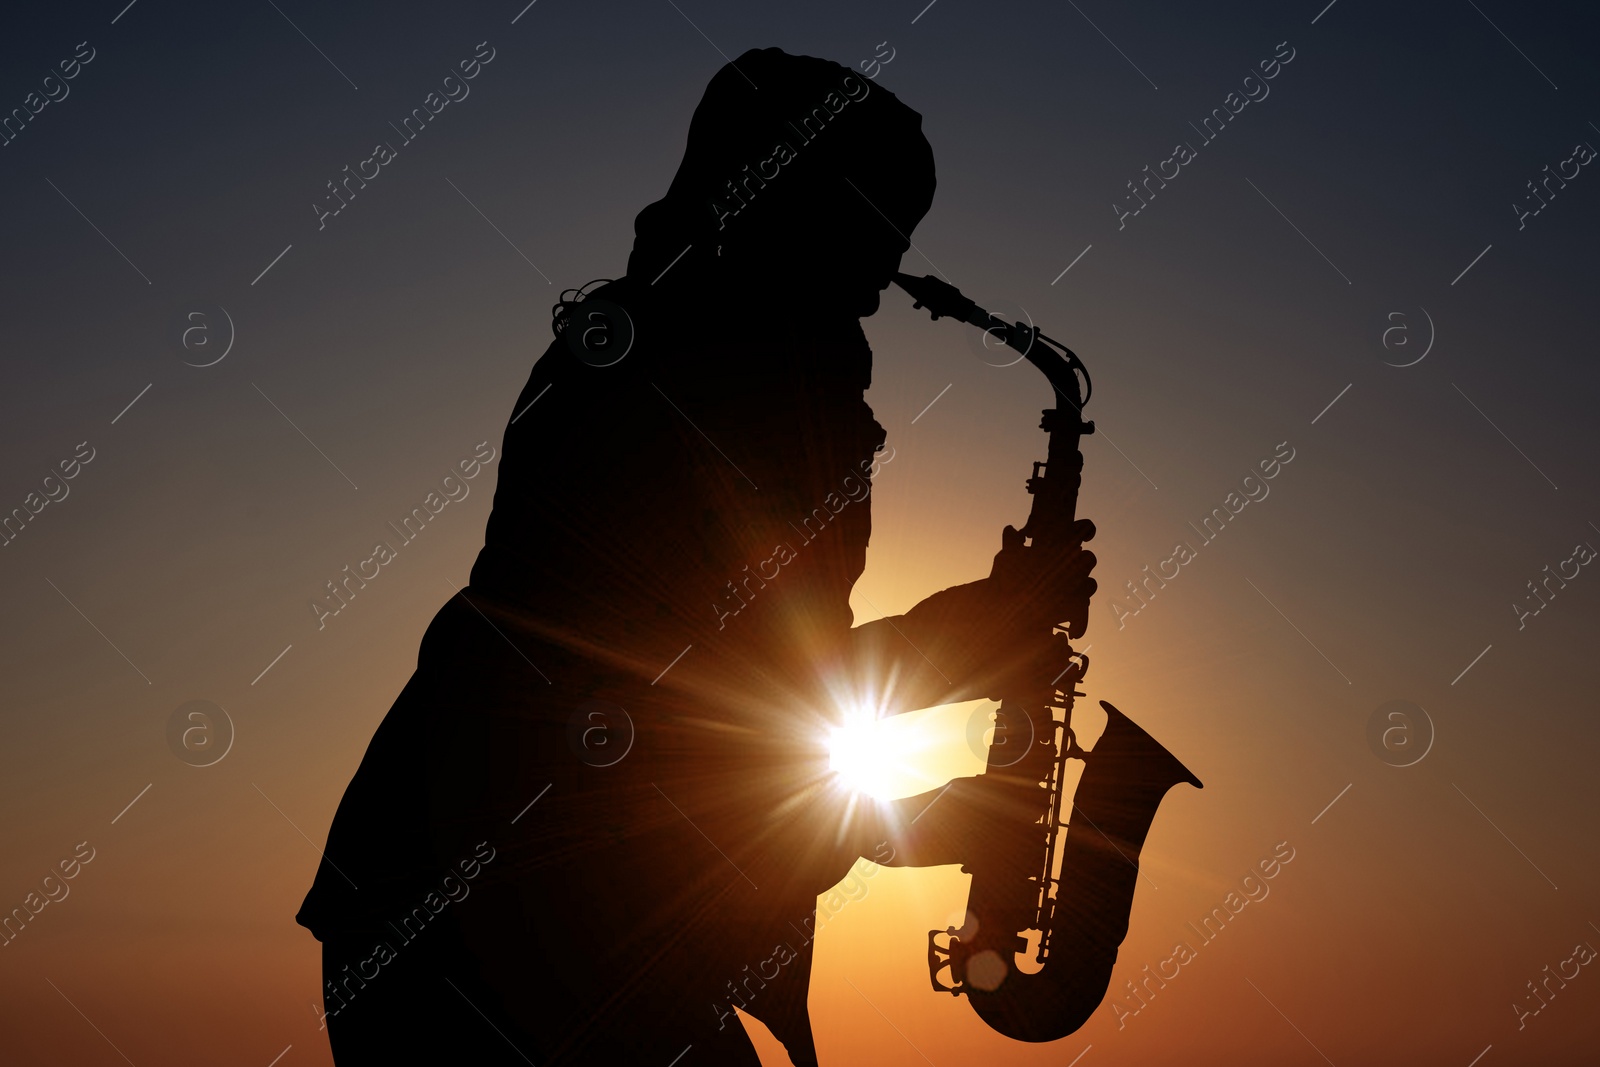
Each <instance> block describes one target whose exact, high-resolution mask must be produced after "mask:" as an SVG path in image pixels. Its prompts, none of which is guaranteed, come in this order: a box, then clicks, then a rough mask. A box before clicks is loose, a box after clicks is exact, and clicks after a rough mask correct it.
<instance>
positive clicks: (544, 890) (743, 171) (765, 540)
mask: <svg viewBox="0 0 1600 1067" xmlns="http://www.w3.org/2000/svg"><path fill="white" fill-rule="evenodd" d="M920 124H921V119H920V116H918V115H917V113H916V112H914V111H912V110H911V109H909V108H907V107H906V106H905V105H904V104H902V103H900V101H899V100H897V99H896V98H895V97H894V96H893V95H892V94H891V93H889V92H888V91H887V90H885V89H883V88H882V87H881V86H878V85H876V84H875V83H873V82H871V81H868V80H866V79H864V78H862V77H860V76H859V75H855V74H852V73H851V72H850V71H848V70H847V69H846V68H844V67H841V66H839V65H837V64H834V63H831V62H828V61H825V60H820V59H813V58H809V57H796V56H790V55H787V54H785V53H783V52H781V51H778V50H777V49H766V50H760V51H754V50H753V51H750V52H747V53H745V54H744V55H743V56H741V57H739V59H738V60H736V61H734V62H733V63H730V64H729V65H727V66H725V67H724V68H723V69H722V70H721V71H720V72H719V73H718V74H717V75H716V76H715V77H714V78H713V79H712V81H711V83H710V85H709V87H708V88H707V90H706V94H705V98H704V99H703V100H702V102H701V103H700V105H699V107H698V108H697V110H696V111H695V115H694V119H693V121H692V123H691V125H690V128H689V136H688V145H687V150H686V152H685V155H684V159H683V163H682V165H681V166H680V168H679V170H678V172H677V175H676V177H675V178H674V179H673V182H672V185H671V188H670V189H669V190H668V192H667V195H666V196H665V197H664V198H663V199H661V200H659V201H657V202H656V203H654V204H651V205H650V206H649V207H647V208H645V210H644V211H643V212H642V213H641V214H640V215H639V217H638V219H637V224H636V234H637V239H636V241H635V244H634V249H633V253H632V255H631V257H630V259H629V262H628V272H627V275H626V277H624V278H621V279H619V280H617V281H614V282H611V283H609V284H606V285H604V286H603V287H601V288H599V289H597V290H595V291H594V292H592V293H590V294H588V297H587V298H586V299H585V300H584V301H582V302H569V304H568V306H567V307H566V308H564V309H563V310H564V312H565V313H566V316H567V321H568V323H569V324H568V325H567V326H566V331H567V332H566V333H564V334H563V336H562V337H560V338H558V339H557V340H556V342H555V343H553V344H552V345H551V346H550V348H549V349H548V350H547V351H546V352H545V354H544V355H543V357H541V358H540V359H539V361H538V362H537V363H536V364H535V366H534V368H533V373H532V377H531V378H530V380H529V382H528V385H527V387H526V388H525V389H524V390H523V392H522V394H521V396H519V397H518V399H517V402H516V405H515V406H514V407H513V409H512V410H513V412H515V413H517V414H516V416H515V417H514V418H513V419H512V422H511V424H510V425H509V426H508V427H507V429H506V433H505V439H504V446H503V453H504V454H503V458H502V460H501V467H500V481H499V486H498V489H497V491H496V494H495V501H494V510H493V514H492V515H491V517H490V519H489V523H488V529H487V533H486V538H485V545H484V548H483V550H482V552H481V553H480V554H479V556H478V559H477V562H476V565H475V566H474V567H473V570H472V579H471V584H470V586H469V588H468V589H466V590H465V591H464V592H463V593H462V594H461V595H459V596H457V597H455V598H453V599H451V600H450V601H449V602H448V603H447V604H446V605H445V606H444V607H443V608H442V609H441V610H440V612H439V614H438V616H437V617H436V618H435V619H434V621H433V622H432V624H431V625H430V626H429V628H428V631H427V633H426V635H425V636H424V638H423V641H422V645H421V649H420V652H419V655H418V663H417V670H416V673H415V674H414V675H413V677H412V678H411V680H410V682H409V683H408V684H407V685H406V687H405V689H404V691H403V692H402V693H401V694H400V696H399V698H398V699H397V700H396V701H395V704H394V706H393V708H392V709H391V710H390V712H389V713H388V716H387V717H386V718H385V719H384V721H383V723H382V725H381V726H380V727H379V729H378V731H377V733H376V735H375V736H374V738H373V740H372V743H371V745H370V747H369V748H368V751H367V753H366V756H365V758H364V759H363V761H362V763H361V766H360V768H359V770H358V771H357V773H356V775H355V777H354V779H353V780H352V782H351V783H350V786H349V788H348V790H347V791H346V793H345V796H344V799H343V801H342V802H341V803H340V805H339V810H338V813H337V816H336V817H335V820H334V823H333V826H332V828H331V830H330V832H329V835H328V843H327V851H326V854H325V859H324V861H323V863H322V865H321V868H320V869H319V871H318V873H317V878H316V882H315V885H314V886H313V888H312V890H311V892H310V894H309V895H308V897H307V898H306V902H305V905H304V907H303V908H302V910H301V912H300V914H299V916H298V920H299V922H300V923H301V924H302V925H304V926H306V927H308V928H309V929H310V930H311V931H312V932H313V933H314V934H315V935H316V936H317V938H318V939H319V940H321V941H322V942H323V946H324V947H323V960H324V978H325V986H324V1001H325V1010H326V1013H327V1024H328V1026H329V1030H330V1040H331V1042H332V1046H333V1051H334V1055H335V1058H336V1060H337V1062H338V1063H339V1064H340V1065H341V1067H350V1065H353V1064H366V1063H391V1062H398V1061H399V1060H400V1059H401V1058H402V1057H404V1058H405V1060H406V1061H407V1062H409V1061H410V1060H411V1059H412V1058H420V1057H425V1056H427V1055H429V1054H430V1053H431V1054H433V1055H437V1056H440V1057H442V1058H443V1057H447V1059H446V1060H445V1061H446V1062H459V1063H473V1064H487V1063H513V1064H516V1063H522V1062H525V1061H526V1062H532V1063H537V1064H539V1065H541V1067H543V1065H545V1064H547V1063H623V1062H628V1063H659V1064H663V1065H665V1064H669V1063H674V1062H677V1061H676V1060H675V1059H674V1057H678V1056H680V1055H682V1054H684V1053H685V1052H686V1050H692V1051H689V1052H688V1055H686V1056H685V1058H684V1059H683V1061H682V1062H683V1063H684V1064H685V1065H690V1064H694V1065H699V1064H707V1063H711V1064H724V1063H726V1064H747V1065H748V1064H755V1063H757V1062H758V1061H757V1059H756V1055H755V1051H754V1047H753V1046H752V1044H751V1043H750V1040H749V1038H748V1037H747V1036H746V1035H745V1032H744V1028H743V1027H742V1025H740V1024H739V1022H738V1016H737V1015H736V1014H735V1012H734V1010H733V1009H734V1008H735V1007H739V1008H741V1009H742V1010H744V1011H746V1012H748V1013H749V1014H750V1015H753V1016H755V1017H756V1018H758V1019H761V1020H762V1021H763V1022H765V1023H766V1024H767V1025H768V1026H769V1027H770V1028H771V1029H772V1031H773V1032H774V1034H775V1035H776V1036H777V1037H778V1038H779V1039H780V1040H781V1041H783V1042H784V1044H785V1046H786V1048H787V1050H788V1052H789V1055H790V1057H791V1058H792V1059H793V1061H794V1062H795V1063H796V1064H800V1065H806V1064H814V1063H815V1062H816V1052H815V1048H814V1045H813V1041H812V1037H811V1031H810V1025H809V1021H808V1019H807V1015H806V992H807V985H808V981H809V975H810V965H811V952H810V948H811V946H810V939H811V932H812V926H811V924H812V921H813V917H814V908H815V902H816V897H817V894H818V893H820V892H822V891H824V890H826V889H827V888H828V887H829V886H831V885H833V884H835V883H836V882H837V881H838V880H839V879H840V878H841V877H842V876H843V875H844V874H845V873H846V871H847V870H848V869H849V867H850V866H851V864H852V863H853V862H854V861H855V860H856V859H857V857H859V856H862V855H866V856H868V857H869V858H873V859H876V860H879V861H884V862H896V863H907V862H911V863H930V862H950V861H952V860H954V859H955V858H956V856H957V853H958V851H959V849H958V843H959V839H960V832H970V828H969V830H968V831H959V830H958V829H949V828H946V829H938V828H937V827H936V825H935V821H934V820H931V819H930V820H926V821H925V825H924V826H923V827H922V828H921V832H922V834H923V836H922V837H921V838H920V839H919V838H916V837H913V836H911V835H909V834H907V833H905V832H904V831H903V830H900V829H897V825H898V824H897V823H896V821H895V817H894V811H893V809H892V808H891V809H887V815H885V816H883V817H879V816H877V815H871V817H868V814H870V813H868V814H863V812H862V811H861V810H860V809H859V808H856V807H854V806H853V805H852V804H851V798H850V797H849V795H848V793H846V792H845V791H844V790H842V789H841V788H840V787H839V786H838V785H837V784H836V783H835V782H834V780H833V779H832V778H831V777H830V776H829V774H828V771H827V754H826V751H825V749H824V747H823V745H822V743H821V742H822V738H823V737H824V736H825V730H826V727H827V726H828V725H829V724H832V723H837V721H838V719H839V717H840V711H841V707H842V706H843V705H845V704H848V703H849V702H851V701H853V700H859V699H863V698H866V699H871V700H873V701H874V703H877V704H881V705H883V706H884V707H885V708H886V709H888V710H891V711H904V710H909V709H912V708H917V707H926V706H931V705H934V704H939V703H946V702H950V701H955V700H963V699H969V698H971V697H973V696H981V695H986V694H988V693H990V692H991V691H992V690H994V689H995V688H996V685H997V683H998V680H999V679H1000V678H1001V677H1002V676H1003V675H1004V673H1005V672H1006V671H1008V670H1011V669H1014V668H1015V667H1016V666H1017V665H1018V664H1019V663H1031V662H1035V661H1043V660H1046V659H1048V658H1049V656H1050V655H1051V652H1050V647H1051V646H1049V642H1048V635H1049V632H1050V627H1049V621H1048V619H1047V616H1049V615H1051V614H1054V615H1055V616H1056V617H1057V618H1060V617H1063V615H1062V613H1061V612H1060V611H1055V612H1051V611H1049V610H1046V609H1044V608H1041V609H1039V610H1034V608H1033V607H1032V606H1031V605H1033V604H1035V603H1037V602H1038V601H1039V600H1040V599H1041V594H1039V593H1038V592H1037V591H1033V590H1028V589H1025V588H1024V587H1023V585H1022V582H1023V579H1021V578H1018V577H1016V576H1015V575H1009V576H1008V568H1007V567H1006V566H1005V565H1004V564H1005V557H1006V556H1007V552H1004V551H1003V552H1002V553H1001V557H999V558H997V565H996V573H995V574H994V575H993V576H991V578H989V579H986V580H984V581H979V582H975V583H972V584H970V585H967V586H960V587H957V588H955V589H951V590H946V591H945V592H943V593H939V594H936V595H935V596H933V597H930V598H929V599H928V600H926V601H924V602H923V603H922V604H921V605H919V606H918V607H917V608H915V609H913V610H912V611H911V612H909V613H908V614H906V615H904V616H900V617H898V618H894V619H889V620H880V621H878V622H875V623H869V624H867V625H864V626H861V627H855V628H852V621H853V619H852V614H851V610H850V607H849V596H850V590H851V587H852V585H853V584H854V582H855V581H856V579H857V578H858V577H859V576H860V574H861V572H862V570H863V568H864V566H865V554H866V548H867V539H868V536H869V533H870V523H871V516H870V510H869V509H870V500H869V499H868V498H867V494H868V492H869V490H870V482H869V479H870V476H871V474H872V473H874V472H875V471H876V469H877V467H878V466H879V465H880V464H881V463H882V462H884V461H885V460H886V459H887V458H888V457H889V456H890V455H892V453H888V452H884V451H882V448H883V445H884V437H885V435H884V431H883V428H882V427H881V426H879V425H878V423H877V422H876V421H875V420H874V419H873V417H872V412H871V409H870V408H869V407H868V406H867V404H866V402H865V400H864V399H863V393H864V391H865V390H866V389H867V387H868V385H869V384H870V378H871V352H870V350H869V349H868V347H867V343H866V339H865V337H864V335H863V333H862V331H861V326H860V321H859V319H860V317H861V316H864V315H869V314H871V313H872V312H873V311H875V310H876V308H877V301H878V296H879V293H880V291H881V290H882V289H884V288H885V287H886V286H887V284H888V282H889V278H890V275H891V273H892V272H893V271H894V270H895V269H897V267H898V264H899V260H900V256H901V254H902V253H903V252H904V251H906V249H907V248H908V247H909V239H908V236H907V235H908V234H910V233H911V231H912V229H913V228H914V227H915V226H916V224H917V222H918V221H919V220H920V219H921V217H922V216H923V214H924V213H925V212H926V211H927V209H928V207H929V204H930V203H931V201H932V197H933V191H934V173H933V156H932V152H931V150H930V148H929V146H928V143H927V141H926V140H925V139H924V137H923V136H922V133H921V130H920ZM571 331H579V332H578V333H576V334H574V333H572V332H571ZM1082 556H1083V559H1082V561H1081V565H1080V566H1078V567H1077V568H1076V569H1075V570H1074V572H1073V574H1072V575H1071V576H1070V579H1071V580H1070V581H1067V582H1066V583H1065V584H1062V583H1060V582H1058V583H1056V585H1057V586H1059V588H1057V589H1056V590H1055V591H1054V592H1052V593H1051V597H1054V598H1055V599H1056V601H1057V605H1059V600H1060V596H1061V595H1064V593H1063V591H1065V593H1070V594H1071V595H1075V596H1087V592H1086V590H1088V589H1092V583H1087V584H1086V581H1087V580H1086V578H1085V575H1086V574H1087V570H1088V567H1089V566H1090V565H1092V556H1089V555H1088V554H1087V553H1083V554H1082ZM1044 599H1049V597H1046V598H1044ZM1041 620H1043V621H1041ZM929 799H931V796H929V797H923V798H912V799H911V800H909V801H906V802H904V805H905V810H909V811H912V812H915V811H919V810H921V809H922V807H923V806H925V805H926V803H927V802H928V800H929ZM996 803H997V802H991V801H990V800H986V794H984V793H983V792H982V791H981V789H980V788H977V787H972V788H966V787H964V788H963V789H962V790H958V791H957V795H955V796H952V797H950V798H948V799H947V800H946V801H945V803H944V804H942V805H941V808H942V809H944V808H947V809H948V810H949V812H950V813H951V815H952V816H953V817H956V816H960V815H962V813H964V812H970V811H972V810H977V809H982V808H983V807H984V806H985V804H988V807H989V808H991V809H992V808H995V807H996ZM869 807H870V805H869ZM959 821H960V820H959V818H958V819H957V822H959ZM901 822H902V823H903V822H909V820H908V819H906V820H901Z"/></svg>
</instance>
